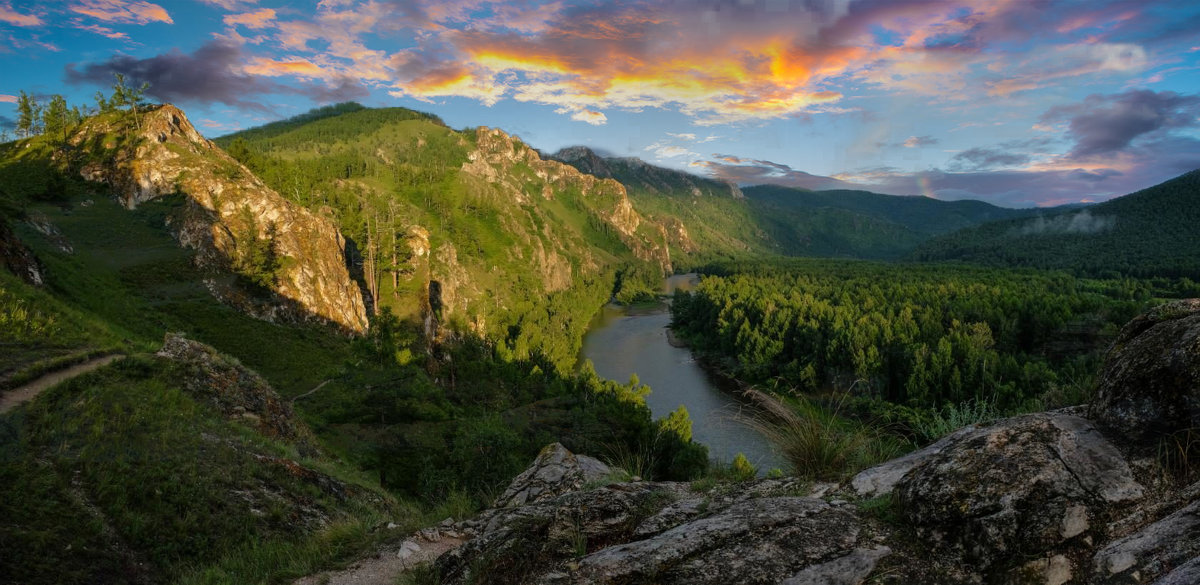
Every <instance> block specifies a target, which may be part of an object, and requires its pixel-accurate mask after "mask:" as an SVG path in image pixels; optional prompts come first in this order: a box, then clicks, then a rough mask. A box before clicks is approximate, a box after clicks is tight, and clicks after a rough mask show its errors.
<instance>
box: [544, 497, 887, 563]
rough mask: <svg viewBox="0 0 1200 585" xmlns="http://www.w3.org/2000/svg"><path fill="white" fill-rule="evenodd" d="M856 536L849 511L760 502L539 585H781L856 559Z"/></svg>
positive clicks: (598, 557)
mask: <svg viewBox="0 0 1200 585" xmlns="http://www.w3.org/2000/svg"><path fill="white" fill-rule="evenodd" d="M858 534H859V527H858V522H857V518H856V516H855V515H854V513H853V512H852V511H851V509H850V508H847V507H844V506H831V505H829V504H827V503H825V502H824V501H821V500H817V499H813V498H799V497H781V498H761V499H754V500H748V501H745V502H741V503H739V504H735V505H733V506H730V507H729V508H726V509H724V510H721V511H719V512H717V513H715V514H712V515H710V516H708V517H705V518H701V519H699V520H694V521H692V522H688V523H686V524H683V525H680V526H677V527H675V528H672V529H671V530H668V531H666V532H663V533H662V534H659V535H657V536H655V537H652V538H648V539H645V540H639V541H635V542H630V543H626V544H622V545H618V546H613V547H609V548H606V549H604V550H601V551H598V552H596V553H593V554H590V555H588V556H586V557H583V558H582V559H580V560H579V562H578V564H577V568H575V569H574V570H573V571H571V572H570V573H569V577H567V578H562V577H550V578H545V579H543V580H542V581H541V582H542V583H612V584H618V583H647V584H649V583H659V584H671V583H678V584H680V585H683V584H712V585H720V584H725V583H746V584H749V583H764V584H765V583H779V582H781V581H782V580H783V579H785V578H787V577H788V576H791V575H795V574H796V573H797V572H798V571H799V570H801V569H803V568H805V567H807V566H810V565H812V564H815V563H822V562H826V561H828V560H833V559H835V558H840V557H844V556H846V555H847V554H850V553H851V552H852V551H853V550H854V548H855V545H856V544H857V542H858ZM868 572H869V570H868Z"/></svg>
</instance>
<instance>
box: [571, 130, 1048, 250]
mask: <svg viewBox="0 0 1200 585" xmlns="http://www.w3.org/2000/svg"><path fill="white" fill-rule="evenodd" d="M552 158H554V159H556V160H561V161H563V162H565V163H567V164H570V165H572V166H574V167H575V168H577V169H579V170H580V171H583V172H585V173H591V174H595V175H596V176H599V177H611V178H613V179H616V180H617V181H620V182H621V183H622V184H623V185H625V188H626V189H627V190H628V191H629V196H630V198H631V199H632V200H633V202H634V206H635V207H637V208H638V210H639V211H641V212H643V213H645V214H647V215H648V216H650V217H653V218H657V219H658V220H659V221H661V222H663V223H666V224H668V225H676V224H677V225H678V226H679V227H680V228H682V231H686V233H687V234H689V235H690V240H692V245H691V247H690V248H688V247H686V246H685V245H684V244H683V243H682V242H675V243H676V244H677V245H678V246H680V247H681V248H682V249H680V250H678V251H676V255H677V256H684V257H695V258H697V259H702V260H705V261H713V260H718V261H719V260H724V259H729V258H730V257H731V256H736V255H738V254H743V255H745V254H768V255H770V254H778V255H785V256H819V257H841V258H869V259H898V258H901V257H903V256H905V255H907V254H908V253H910V252H911V251H912V250H913V249H915V248H916V246H917V245H918V244H919V243H921V242H923V241H925V240H927V239H929V238H930V237H932V236H935V235H940V234H945V233H948V232H952V231H955V230H958V229H962V228H964V227H969V226H972V225H976V224H979V223H984V222H988V221H993V220H997V219H1005V218H1012V217H1023V216H1026V215H1030V214H1032V213H1034V211H1032V210H1024V209H1009V208H1004V207H997V206H995V205H992V204H989V203H985V202H982V201H971V200H965V201H940V200H937V199H932V198H928V197H920V196H912V195H885V194H880V193H872V192H869V191H853V190H829V191H810V190H807V189H800V188H795V187H783V186H779V185H769V184H763V185H751V186H745V185H743V186H739V185H737V184H735V183H728V182H724V181H718V180H714V179H711V178H707V177H701V176H697V175H693V174H690V173H686V172H683V171H678V170H674V169H668V168H664V167H659V166H655V165H653V164H650V163H647V162H645V161H643V160H641V159H638V158H634V157H605V156H602V155H600V154H598V153H596V152H595V151H593V150H592V149H590V148H588V147H586V146H573V147H568V148H564V149H562V150H559V151H558V152H556V153H555V154H553V155H552ZM673 251H675V250H674V248H673Z"/></svg>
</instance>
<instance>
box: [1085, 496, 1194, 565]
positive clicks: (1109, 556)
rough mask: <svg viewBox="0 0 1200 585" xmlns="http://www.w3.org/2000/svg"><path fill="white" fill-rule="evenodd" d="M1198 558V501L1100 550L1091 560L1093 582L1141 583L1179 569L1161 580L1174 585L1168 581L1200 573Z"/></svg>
mask: <svg viewBox="0 0 1200 585" xmlns="http://www.w3.org/2000/svg"><path fill="white" fill-rule="evenodd" d="M1197 557H1200V499H1197V500H1194V501H1192V502H1191V503H1190V504H1188V505H1186V506H1184V507H1183V508H1181V509H1179V510H1176V511H1175V512H1174V513H1172V514H1170V515H1168V516H1167V517H1166V518H1163V519H1161V520H1159V521H1157V522H1154V523H1152V524H1150V525H1148V526H1146V527H1144V528H1142V529H1141V530H1139V531H1137V532H1135V533H1133V534H1130V535H1129V536H1126V537H1124V538H1120V539H1118V540H1115V541H1113V542H1111V543H1109V544H1108V545H1107V546H1105V547H1104V548H1102V549H1100V551H1099V552H1097V553H1096V554H1095V556H1094V557H1093V558H1092V561H1093V562H1092V573H1093V579H1092V580H1093V582H1096V583H1144V582H1145V581H1146V580H1147V578H1149V577H1152V576H1154V575H1157V574H1160V573H1162V572H1163V571H1164V570H1168V569H1171V568H1173V567H1178V568H1176V569H1175V570H1174V571H1171V573H1169V574H1167V575H1166V576H1164V577H1163V579H1162V580H1161V581H1160V582H1165V583H1173V582H1176V581H1172V580H1170V579H1178V578H1181V576H1182V575H1186V574H1197V573H1198V572H1200V567H1198V566H1197ZM1189 565H1191V567H1190V568H1189ZM1176 573H1178V574H1176ZM1172 575H1174V577H1172ZM1177 582H1179V583H1190V584H1194V583H1198V582H1200V581H1195V580H1192V581H1188V580H1184V581H1177Z"/></svg>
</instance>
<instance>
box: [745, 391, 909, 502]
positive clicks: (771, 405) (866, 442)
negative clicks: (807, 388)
mask: <svg viewBox="0 0 1200 585" xmlns="http://www.w3.org/2000/svg"><path fill="white" fill-rule="evenodd" d="M746 397H747V398H748V399H749V400H750V401H751V403H752V404H753V408H752V409H751V411H750V413H751V414H749V415H747V416H746V417H745V418H744V422H745V423H746V424H748V425H749V426H751V427H752V428H754V429H756V430H758V431H759V432H761V433H762V434H763V435H764V436H765V437H766V438H767V440H769V441H771V442H772V443H773V444H774V445H775V447H776V448H777V449H779V452H780V454H782V455H783V457H784V459H785V460H787V462H788V463H789V464H791V466H792V471H793V472H794V473H795V475H796V476H798V477H802V478H806V479H815V480H821V481H838V480H841V479H843V478H845V477H848V476H850V475H851V474H854V473H856V472H858V471H860V470H862V469H865V468H867V467H870V466H871V465H874V464H876V463H880V462H883V461H887V460H888V459H892V458H894V457H896V456H898V455H900V454H901V453H902V452H903V444H902V443H901V442H900V441H898V440H896V439H895V438H894V437H892V436H890V435H889V434H888V433H886V432H884V431H883V430H882V429H879V428H876V427H873V426H871V425H869V424H865V423H862V422H859V421H854V420H850V419H845V418H842V417H840V416H838V411H837V409H836V408H835V409H834V410H832V411H830V410H827V409H825V408H822V407H821V406H820V405H818V404H816V403H815V402H813V401H811V400H809V399H807V398H803V397H797V398H788V399H783V398H780V397H778V396H776V395H774V394H769V393H766V392H763V391H761V390H756V389H751V390H748V391H747V392H746Z"/></svg>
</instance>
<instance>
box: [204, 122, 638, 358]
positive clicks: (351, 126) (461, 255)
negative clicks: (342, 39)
mask: <svg viewBox="0 0 1200 585" xmlns="http://www.w3.org/2000/svg"><path fill="white" fill-rule="evenodd" d="M345 110H346V111H344V112H339V113H334V112H330V113H331V114H333V115H330V116H326V117H317V118H316V119H302V120H296V121H294V122H286V123H282V124H279V125H276V126H274V127H270V128H265V129H254V130H248V131H245V132H239V133H236V134H232V135H229V136H225V137H221V138H218V139H217V143H218V144H220V145H222V146H224V147H226V148H228V149H230V152H231V153H232V154H233V155H234V156H235V157H238V158H239V159H240V160H243V162H246V163H247V165H248V166H250V167H251V168H252V169H254V170H255V171H256V173H258V174H259V176H260V177H261V178H263V180H264V181H266V182H267V183H268V184H269V185H271V186H272V187H274V188H275V189H276V190H278V191H279V192H280V193H281V194H283V195H284V196H286V197H289V198H291V199H292V200H293V201H296V202H297V203H300V204H302V205H305V206H309V207H312V208H326V209H331V210H332V211H333V213H334V214H335V215H336V216H337V218H338V221H339V222H340V224H341V227H342V229H343V232H344V233H345V234H346V235H347V237H349V238H350V239H351V240H353V241H354V242H356V243H357V244H358V246H359V247H360V248H361V249H365V248H366V247H367V244H368V242H370V241H373V242H375V244H376V246H379V247H380V248H381V251H380V254H381V255H382V256H381V257H382V258H383V262H384V264H387V260H388V254H390V247H391V245H392V237H393V236H392V234H397V237H399V238H400V239H401V241H400V242H399V243H398V244H397V247H398V249H399V250H400V254H401V256H402V257H401V262H400V270H401V271H402V273H403V277H402V278H401V279H400V283H399V286H398V287H395V288H393V286H392V282H391V278H390V273H389V272H387V270H390V266H384V268H385V270H384V272H383V273H382V278H381V286H380V302H381V304H382V305H385V306H389V307H391V309H392V310H393V312H394V313H395V314H397V315H399V316H401V317H402V318H406V319H411V320H414V321H415V320H418V319H419V318H420V316H421V315H422V312H423V305H424V303H425V302H426V299H425V294H426V292H425V283H426V282H427V281H428V280H429V279H430V278H431V274H430V271H431V270H433V271H435V272H438V273H440V274H443V275H445V274H447V273H450V274H453V273H455V271H456V269H450V268H448V267H447V266H446V265H445V264H444V263H442V262H441V260H440V259H439V258H438V254H437V251H438V250H439V249H441V248H442V247H443V246H444V245H446V244H449V245H450V246H453V248H454V250H455V251H456V253H457V264H458V265H459V266H460V267H461V269H462V270H463V272H462V273H461V276H463V278H458V279H455V280H456V282H455V283H454V284H455V285H457V289H458V292H459V294H458V298H459V299H466V310H465V311H464V310H459V311H457V314H456V315H451V318H453V319H459V320H461V321H462V325H464V326H465V325H468V323H469V325H470V326H471V327H472V328H473V329H475V330H476V331H477V332H479V333H481V334H482V335H485V336H486V337H488V338H490V339H493V340H496V341H497V342H498V343H499V344H500V345H501V346H502V347H504V348H505V349H506V350H507V351H511V352H513V355H514V357H516V358H518V359H525V358H528V357H530V356H531V354H530V351H531V350H532V349H533V348H540V349H541V351H542V352H543V353H544V354H546V355H549V356H551V357H552V358H553V359H554V360H555V362H556V364H558V365H559V366H560V367H561V368H563V370H564V371H566V370H569V369H570V367H571V366H572V365H573V363H574V361H575V355H576V354H577V353H578V349H579V344H580V340H581V339H582V335H583V332H584V330H585V328H586V325H587V323H588V321H589V320H590V318H591V316H592V313H594V311H595V309H596V308H597V307H599V306H600V305H601V304H603V302H604V301H605V300H607V298H608V297H609V296H610V294H611V290H610V289H609V287H610V286H611V282H612V280H613V272H615V271H616V270H617V269H619V267H621V266H624V265H628V264H641V262H640V261H638V260H637V259H635V258H634V257H633V254H632V253H631V250H630V247H629V245H628V244H627V243H625V242H622V240H621V239H620V237H618V235H617V234H616V233H615V232H614V230H612V229H611V228H610V227H608V226H607V225H605V221H607V217H608V214H607V212H606V207H605V206H606V205H610V204H611V202H612V199H611V197H610V196H609V195H608V194H605V193H603V192H596V191H595V190H593V192H591V193H589V194H587V195H585V194H584V193H583V192H582V190H581V185H567V186H566V187H565V188H553V189H552V192H553V196H552V197H550V198H546V197H544V196H543V190H544V186H545V185H547V180H546V179H545V178H543V177H541V176H539V175H538V173H537V172H536V171H535V170H534V169H532V168H531V167H530V166H529V165H528V164H526V163H525V162H521V161H518V162H516V163H513V164H511V166H509V167H506V168H500V169H497V170H498V174H499V177H500V180H499V181H490V180H484V179H482V178H480V177H479V176H476V175H473V174H470V173H467V172H464V171H462V170H461V167H462V166H463V164H464V163H466V162H467V161H468V154H469V153H470V152H471V151H473V150H474V149H475V148H476V141H477V136H476V135H475V133H474V132H471V131H464V132H456V131H453V130H451V129H449V128H446V127H445V126H444V125H442V124H441V123H440V121H438V120H437V119H436V118H433V117H431V116H428V115H425V114H420V113H418V112H413V111H411V110H406V109H403V108H387V109H357V108H353V107H347V108H345ZM243 140H244V141H245V142H242V141H243ZM525 149H527V147H525V146H524V145H522V144H520V143H519V141H516V140H514V145H513V153H514V155H516V156H520V155H521V154H522V153H523V152H525ZM522 199H523V200H524V201H523V202H522V201H521V200H522ZM411 226H419V227H420V228H423V229H425V230H427V231H428V233H429V248H430V250H432V251H433V252H432V253H431V254H430V256H429V257H428V258H426V259H421V258H407V257H406V256H407V254H408V248H407V245H406V244H405V243H404V242H403V241H402V240H403V237H404V236H405V234H406V233H408V230H409V228H410V227H411ZM639 230H640V231H639V234H638V237H641V238H649V239H653V238H655V237H657V234H656V232H655V231H654V228H653V226H651V225H649V224H643V225H642V226H640V228H639ZM551 254H556V255H557V256H558V258H559V260H560V261H561V262H565V263H566V265H568V266H569V267H570V273H571V283H570V286H569V287H568V288H567V290H561V291H558V292H548V289H549V288H550V283H551V282H553V281H554V280H555V270H554V269H552V268H550V267H549V266H548V264H550V262H546V263H543V262H542V261H541V260H540V259H541V258H546V257H548V256H550V255H551ZM443 284H446V283H445V282H443ZM562 284H563V283H561V282H560V283H559V284H558V286H562ZM546 298H549V302H548V304H549V305H553V306H555V307H556V309H555V310H554V311H552V312H551V314H549V315H548V314H546V311H545V310H544V307H545V306H546V304H547V303H546V302H543V301H542V300H535V299H546ZM547 329H553V330H564V329H565V331H566V335H565V336H562V337H561V339H558V338H557V337H558V336H557V335H556V336H555V338H553V339H551V338H543V339H540V340H535V339H533V338H530V337H529V336H528V335H525V336H524V337H522V335H523V334H527V333H529V332H533V331H535V330H547Z"/></svg>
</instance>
